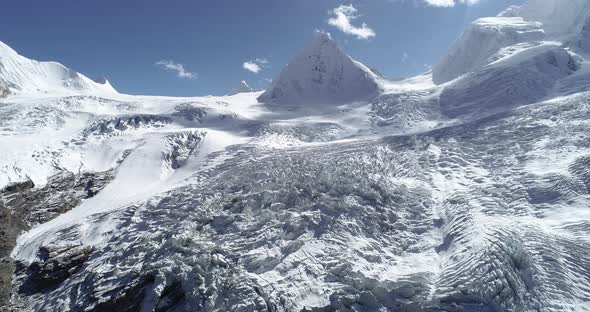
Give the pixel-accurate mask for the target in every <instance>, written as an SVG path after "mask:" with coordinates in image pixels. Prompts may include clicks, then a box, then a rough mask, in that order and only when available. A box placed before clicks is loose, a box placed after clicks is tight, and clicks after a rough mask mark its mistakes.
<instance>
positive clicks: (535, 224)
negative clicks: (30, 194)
mask: <svg viewBox="0 0 590 312" xmlns="http://www.w3.org/2000/svg"><path fill="white" fill-rule="evenodd" d="M560 3H561V4H562V5H559V4H560ZM568 3H570V4H571V6H568V5H563V2H562V1H557V0H553V1H549V0H543V1H541V0H531V1H529V2H528V3H527V4H525V5H523V6H521V7H513V8H511V9H509V10H507V11H505V12H503V13H502V14H500V16H497V17H491V18H483V19H479V20H477V21H475V22H474V23H473V24H471V25H470V26H469V28H468V29H467V30H466V31H465V33H464V34H463V35H462V36H461V37H460V38H459V39H458V40H457V41H456V42H455V43H454V44H453V46H452V47H451V48H450V50H449V52H448V54H447V55H446V56H445V57H444V58H443V60H442V61H441V63H440V64H438V65H437V66H435V67H434V68H433V71H432V72H427V73H424V74H422V75H419V76H416V77H411V78H407V79H403V80H399V81H389V80H387V79H385V78H383V77H380V76H379V75H377V74H375V73H374V72H373V71H372V70H370V69H369V68H368V67H366V66H365V65H363V64H361V63H359V62H356V61H354V60H353V59H352V58H350V57H349V56H348V55H346V53H344V52H343V51H342V50H340V48H338V46H337V45H336V43H335V42H334V41H333V40H332V39H331V38H330V36H329V35H328V34H325V33H319V34H318V36H317V38H316V39H315V40H314V41H313V42H312V44H311V45H310V46H309V47H307V48H306V49H305V50H304V51H303V52H302V53H301V54H299V55H298V56H296V57H295V58H294V59H293V61H291V62H290V63H289V65H287V66H286V67H285V68H284V69H283V71H282V72H281V73H280V75H279V77H278V78H277V79H275V80H274V81H273V84H272V86H271V87H270V88H269V89H268V90H266V91H263V92H252V90H251V89H250V88H249V87H247V84H246V83H245V82H242V83H241V84H240V85H239V86H238V88H236V89H235V90H234V92H232V93H231V94H230V95H227V96H219V97H217V96H207V97H186V98H174V97H153V96H133V95H125V94H119V93H116V92H114V90H111V91H109V90H103V89H101V88H102V87H101V86H100V85H99V86H97V85H94V84H92V83H89V84H87V85H85V86H84V87H83V88H82V87H79V85H78V84H75V83H70V82H68V81H69V80H67V79H66V80H65V81H66V82H67V83H65V84H64V79H63V77H64V76H63V75H62V76H60V75H61V74H60V75H58V74H55V73H54V74H51V75H49V74H44V73H41V72H37V71H36V69H35V68H37V67H36V66H41V65H38V64H40V63H38V62H35V61H29V60H26V59H24V58H23V57H20V56H18V55H17V54H16V53H13V52H10V51H12V49H10V48H8V47H4V48H3V49H2V50H0V52H2V53H3V54H2V55H9V56H10V57H9V58H7V59H8V60H9V61H7V64H12V63H10V62H12V60H13V59H15V60H18V62H20V63H19V64H25V65H27V66H28V67H26V68H27V72H26V73H27V75H32V76H31V77H32V80H31V81H33V82H32V83H31V82H28V80H26V79H25V78H23V79H22V80H19V79H20V78H19V79H17V78H18V77H20V76H18V75H16V74H14V73H12V72H14V69H11V70H12V72H11V71H6V72H2V71H0V79H4V80H3V81H9V80H10V81H9V83H10V85H11V87H10V94H7V95H6V98H4V99H2V100H0V117H1V118H0V151H2V153H0V172H1V173H2V175H1V177H2V180H0V185H6V184H8V183H10V182H15V181H23V180H25V179H27V178H30V179H32V180H33V181H34V182H35V184H36V185H37V186H38V187H41V186H43V185H44V184H45V183H47V181H48V180H49V178H50V177H51V176H52V175H54V174H56V173H58V172H61V171H69V172H73V173H79V172H97V171H105V170H112V171H113V172H114V179H113V180H112V181H111V182H110V184H108V185H107V186H106V187H105V188H104V189H103V190H102V191H101V192H99V193H98V194H97V195H96V196H94V197H92V198H88V199H84V200H83V201H82V204H80V205H79V206H78V207H76V208H74V209H73V210H71V211H69V212H66V213H64V214H62V215H60V216H59V217H57V218H55V219H53V220H51V221H49V222H47V223H44V224H41V225H38V226H36V227H34V228H32V229H30V230H29V231H27V232H25V233H23V234H22V235H21V236H20V237H19V239H18V244H17V246H16V248H15V249H14V250H13V252H12V256H13V257H14V258H15V259H16V260H17V261H19V262H20V264H22V265H23V266H24V267H27V266H28V265H30V264H33V265H37V264H39V263H41V264H43V261H44V260H43V259H42V258H40V256H39V250H40V248H41V247H43V248H54V249H56V250H59V248H60V247H70V246H74V247H76V246H83V247H85V248H86V247H87V248H90V249H89V250H91V254H90V256H89V257H88V258H87V259H86V260H84V261H85V262H84V264H83V265H82V266H80V267H79V269H78V270H77V271H75V272H73V273H72V274H71V275H68V276H66V277H65V278H64V280H63V281H62V282H61V283H59V284H58V285H56V286H55V287H54V288H49V289H44V290H43V291H38V292H35V293H34V295H32V296H29V295H25V294H23V293H20V292H18V291H15V294H14V300H16V302H18V303H19V304H21V305H22V306H24V307H27V308H30V309H31V310H37V311H41V310H44V309H45V310H46V309H52V308H53V309H56V310H60V309H62V310H63V309H66V310H67V309H76V308H79V307H84V308H87V309H93V308H98V306H99V305H100V304H101V303H102V302H118V304H121V305H123V304H127V302H126V301H125V300H124V299H122V298H128V297H129V296H132V297H133V298H134V300H135V299H138V300H137V302H138V303H137V304H140V303H139V302H141V306H137V307H139V308H143V309H145V310H150V311H151V310H154V307H156V306H159V305H162V304H164V303H166V302H168V301H169V300H178V301H177V302H176V304H177V306H176V307H175V308H176V309H177V310H183V309H189V308H190V309H193V310H194V309H201V310H206V311H235V310H241V311H253V310H258V311H267V310H276V311H301V310H302V309H313V308H317V311H337V310H342V309H343V307H350V309H352V310H368V311H387V310H396V309H404V308H407V309H409V310H416V311H441V310H445V311H446V310H454V309H459V310H461V309H462V310H466V311H467V310H469V311H470V310H482V311H487V310H486V309H488V308H489V309H493V310H494V311H549V312H557V311H585V310H586V309H587V308H586V306H587V303H588V298H589V296H590V292H589V291H588V289H590V288H589V287H590V276H589V275H588V272H587V268H588V267H590V262H589V261H588V259H587V258H588V257H585V256H584V255H585V254H588V252H590V247H589V246H590V245H589V243H590V241H589V239H590V231H589V230H588V226H587V225H588V224H589V223H590V213H589V212H588V209H587V207H588V205H589V204H590V201H589V199H590V198H589V195H588V181H589V180H588V179H589V177H590V171H589V170H588V165H589V164H590V150H589V149H588V147H587V146H588V144H587V142H588V140H590V136H589V133H588V126H589V124H588V116H590V105H589V104H588V103H590V87H589V85H588V81H590V74H589V73H590V69H589V67H588V61H587V54H586V53H585V51H584V50H583V49H582V50H580V48H581V47H582V46H581V45H580V40H578V39H580V38H584V36H585V33H584V31H585V30H584V27H580V25H582V24H584V23H586V21H585V20H584V17H585V16H587V15H586V13H587V12H588V11H587V2H586V1H577V0H573V1H571V2H568ZM584 25H585V24H584ZM572 38H574V39H572ZM6 51H8V52H6ZM586 52H587V51H586ZM15 55H16V56H15ZM2 60H3V59H0V64H4V63H3V62H2ZM30 64H37V65H30ZM29 65H30V66H29ZM41 67H42V66H41ZM12 68H16V67H12ZM6 73H8V74H6ZM58 73H59V71H58ZM62 74H63V73H62ZM3 75H5V76H6V77H5V76H3ZM66 76H67V75H66ZM15 77H16V78H15ZM22 77H25V76H22ZM27 77H28V76H27ZM60 77H61V78H60ZM76 77H78V78H79V77H84V76H82V75H81V74H77V75H76ZM79 79H81V78H79ZM79 79H78V80H79ZM78 80H76V81H78ZM80 81H86V80H84V79H82V80H80ZM56 84H57V85H59V86H60V89H59V92H45V91H43V89H42V88H38V86H42V85H56ZM6 85H8V83H6ZM103 86H104V85H103ZM37 88H38V89H39V90H37ZM92 88H98V89H100V90H98V89H96V90H94V89H92ZM91 89H92V90H91ZM107 89H108V88H107ZM56 90H57V89H56ZM97 90H98V91H97ZM95 92H96V94H95ZM14 146H18V147H19V148H18V149H15V148H13V147H14ZM66 258H67V257H66ZM60 259H63V258H60ZM52 263H53V262H52ZM58 273H59V272H58ZM147 277H151V278H152V279H150V280H149V281H150V282H149V283H147V284H141V283H142V281H144V279H145V278H147ZM34 278H38V277H37V276H34V273H31V272H29V271H27V270H23V271H21V272H19V273H17V274H16V275H15V280H14V281H15V285H20V286H22V285H29V284H27V283H31V282H30V281H31V280H33V281H34ZM556 281H558V282H556ZM138 285H139V286H138ZM175 285H176V286H175ZM174 287H177V288H178V289H180V290H181V291H182V292H181V293H180V294H182V295H181V296H180V295H178V294H176V293H174V291H178V289H177V288H174ZM170 292H172V294H175V295H168V294H169V293H170ZM176 295H178V296H176ZM123 296H128V297H123ZM135 296H137V298H136V297H135ZM142 296H143V297H142ZM175 296H176V297H175ZM178 298H181V299H178ZM129 304H132V306H131V307H128V306H121V309H126V308H129V309H132V308H133V307H135V306H133V304H135V303H129Z"/></svg>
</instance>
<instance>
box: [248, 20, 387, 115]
mask: <svg viewBox="0 0 590 312" xmlns="http://www.w3.org/2000/svg"><path fill="white" fill-rule="evenodd" d="M380 80H381V78H379V76H378V75H376V74H375V73H374V72H373V71H371V70H370V69H369V68H368V67H366V66H365V65H363V64H361V63H359V62H357V61H355V60H353V59H352V58H350V57H349V56H348V55H347V54H346V53H344V52H343V51H342V50H341V49H340V48H339V47H338V46H337V45H336V43H335V42H334V40H332V38H331V37H330V35H329V34H327V33H323V32H322V33H318V34H317V38H315V40H314V41H313V43H312V44H311V45H310V46H308V47H307V48H306V49H305V50H304V51H303V52H302V53H301V54H299V55H298V56H296V57H295V58H294V59H293V60H292V61H291V62H290V63H289V64H288V65H287V66H286V67H285V68H284V69H283V70H282V71H281V73H280V75H279V77H278V78H277V79H276V80H274V81H273V83H272V85H271V87H270V88H269V89H268V90H266V92H264V93H263V94H262V95H261V96H260V97H259V98H258V99H259V101H261V102H264V103H272V104H280V105H300V106H303V105H322V104H334V103H346V102H354V101H359V100H367V99H369V98H371V97H372V96H374V95H376V94H377V93H378V91H379V90H380Z"/></svg>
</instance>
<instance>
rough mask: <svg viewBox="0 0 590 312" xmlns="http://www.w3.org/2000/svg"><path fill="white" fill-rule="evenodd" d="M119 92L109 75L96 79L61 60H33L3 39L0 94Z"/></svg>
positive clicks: (0, 50)
mask: <svg viewBox="0 0 590 312" xmlns="http://www.w3.org/2000/svg"><path fill="white" fill-rule="evenodd" d="M116 92H117V91H116V90H115V89H114V88H113V87H112V86H111V85H110V83H109V82H108V81H106V79H104V82H102V83H101V82H96V81H93V80H92V79H89V78H87V77H86V76H84V75H82V74H80V73H78V72H76V71H74V70H71V69H69V68H67V67H65V66H64V65H62V64H60V63H56V62H38V61H35V60H30V59H28V58H26V57H24V56H21V55H19V54H18V52H16V51H15V50H14V49H12V48H11V47H9V46H8V45H6V44H5V43H3V42H0V97H2V96H7V95H9V94H17V93H67V94H71V93H74V94H81V93H84V94H86V93H93V94H94V93H105V94H113V93H116Z"/></svg>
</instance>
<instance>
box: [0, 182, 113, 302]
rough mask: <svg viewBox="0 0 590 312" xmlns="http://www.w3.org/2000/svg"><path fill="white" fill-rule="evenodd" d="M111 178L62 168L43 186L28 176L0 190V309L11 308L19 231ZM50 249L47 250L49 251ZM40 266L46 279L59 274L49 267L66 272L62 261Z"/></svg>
mask: <svg viewBox="0 0 590 312" xmlns="http://www.w3.org/2000/svg"><path fill="white" fill-rule="evenodd" d="M112 179H113V173H112V172H111V171H106V172H100V173H83V174H80V175H74V174H73V173H70V172H63V173H60V174H57V175H55V176H54V177H52V178H51V179H50V180H49V181H48V183H47V185H46V186H44V187H41V188H36V187H35V185H34V183H33V182H32V181H30V180H28V181H25V182H19V183H13V184H11V185H8V186H6V187H5V188H4V189H2V190H0V311H9V310H8V308H6V307H7V306H8V302H9V301H10V293H11V280H12V275H13V273H14V271H15V267H16V265H15V263H14V260H13V259H12V258H11V257H10V253H11V251H12V249H13V248H14V246H15V244H16V239H17V237H18V235H19V234H20V233H21V232H22V231H25V230H28V229H29V228H31V227H32V226H35V225H37V224H41V223H45V222H47V221H49V220H51V219H53V218H55V217H57V216H58V215H60V214H62V213H64V212H66V211H68V210H71V209H72V208H74V207H76V206H77V205H79V204H80V202H81V201H82V200H84V199H86V198H89V197H92V196H94V195H96V193H98V192H99V191H100V190H102V189H103V188H104V187H105V186H106V185H107V184H108V183H109V182H110V181H111V180H112ZM51 252H52V251H51V250H47V253H48V254H50V253H51ZM60 254H63V252H60ZM78 254H80V253H78ZM82 254H83V252H82ZM78 258H79V255H78ZM52 261H53V260H52ZM34 265H35V264H34ZM32 267H33V265H32V266H31V267H29V268H28V270H32V269H34V268H32ZM37 268H38V271H39V272H44V276H46V278H45V279H44V278H43V277H40V278H39V279H40V280H41V282H43V283H48V282H49V281H52V280H55V278H56V277H55V276H52V274H51V272H48V271H51V270H50V269H55V270H53V271H55V272H57V273H60V274H61V275H64V274H63V272H61V271H63V265H60V264H59V261H58V262H56V261H53V262H52V264H51V265H47V264H43V265H41V266H39V265H38V264H37ZM21 269H23V268H21ZM66 271H67V270H66ZM55 272H53V273H55ZM54 275H55V274H54ZM58 275H59V274H58Z"/></svg>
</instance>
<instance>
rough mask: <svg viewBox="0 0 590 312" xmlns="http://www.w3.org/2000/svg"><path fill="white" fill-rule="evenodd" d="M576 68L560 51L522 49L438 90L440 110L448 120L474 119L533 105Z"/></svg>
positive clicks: (546, 48)
mask: <svg viewBox="0 0 590 312" xmlns="http://www.w3.org/2000/svg"><path fill="white" fill-rule="evenodd" d="M578 67H579V64H578V63H577V62H576V61H575V60H574V59H573V58H572V56H571V55H570V54H569V53H568V52H567V51H566V50H564V49H563V48H560V47H556V46H554V45H542V46H539V47H533V48H530V49H526V50H523V51H520V52H518V53H516V54H514V55H512V56H511V57H508V58H505V59H502V60H499V61H497V62H494V63H492V64H491V65H488V66H486V67H484V68H483V69H481V70H479V71H476V72H474V73H471V74H469V75H467V76H465V77H463V78H461V79H458V80H456V81H454V82H453V83H452V84H451V85H449V86H447V87H446V88H445V89H444V90H443V91H442V93H441V95H440V100H439V102H440V108H441V110H442V112H443V113H444V114H445V115H446V116H449V117H452V118H454V117H459V116H462V117H465V116H468V115H470V114H472V113H475V116H474V117H477V116H482V114H485V113H491V112H497V111H506V110H508V109H510V108H513V107H515V106H516V105H523V104H528V103H535V102H537V101H539V100H541V99H543V98H544V97H546V96H547V95H549V94H551V92H552V91H553V88H554V86H555V84H556V83H557V82H558V81H559V80H560V79H562V78H565V77H567V76H568V75H570V74H572V73H573V72H574V71H576V70H577V69H578ZM515 82H518V83H515Z"/></svg>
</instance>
